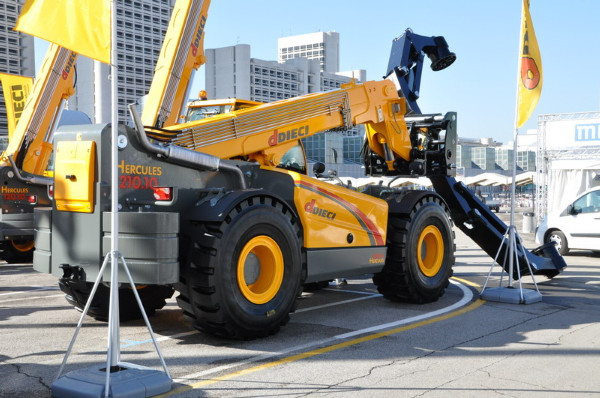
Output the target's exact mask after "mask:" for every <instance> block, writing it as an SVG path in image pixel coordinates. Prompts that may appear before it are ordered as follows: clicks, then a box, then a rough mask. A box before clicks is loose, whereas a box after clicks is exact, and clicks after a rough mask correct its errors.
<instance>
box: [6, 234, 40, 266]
mask: <svg viewBox="0 0 600 398" xmlns="http://www.w3.org/2000/svg"><path fill="white" fill-rule="evenodd" d="M33 249H34V243H33V241H32V240H7V241H4V242H2V253H1V254H0V257H1V258H2V259H3V260H4V261H6V262H7V263H9V264H15V263H30V262H31V261H32V260H33Z"/></svg>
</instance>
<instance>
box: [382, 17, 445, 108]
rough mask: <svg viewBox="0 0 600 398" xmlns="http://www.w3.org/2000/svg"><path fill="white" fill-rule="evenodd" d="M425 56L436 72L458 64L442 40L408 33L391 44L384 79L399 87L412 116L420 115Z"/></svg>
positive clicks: (436, 37) (410, 31)
mask: <svg viewBox="0 0 600 398" xmlns="http://www.w3.org/2000/svg"><path fill="white" fill-rule="evenodd" d="M425 55H427V57H428V58H429V59H430V60H431V69H432V70H433V71H434V72H437V71H440V70H442V69H445V68H447V67H449V66H450V65H452V63H453V62H454V61H455V60H456V55H455V54H454V53H453V52H450V50H449V48H448V43H446V39H444V37H442V36H431V37H430V36H421V35H418V34H416V33H413V31H412V30H410V29H406V31H405V32H404V34H403V35H402V36H400V37H398V38H396V39H395V40H394V41H393V42H392V51H391V53H390V59H389V62H388V67H387V72H386V74H385V76H384V78H386V79H391V80H392V81H394V83H395V84H396V87H399V89H400V90H399V91H400V92H399V94H400V95H401V96H403V97H404V98H406V105H407V106H408V108H409V113H416V114H420V113H421V110H420V109H419V106H418V105H417V100H418V99H419V88H420V86H421V73H422V71H423V58H424V57H425Z"/></svg>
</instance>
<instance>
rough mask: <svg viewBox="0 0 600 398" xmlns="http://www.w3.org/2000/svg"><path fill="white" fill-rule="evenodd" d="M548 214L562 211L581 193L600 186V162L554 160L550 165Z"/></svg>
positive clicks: (595, 160) (590, 160) (589, 160)
mask: <svg viewBox="0 0 600 398" xmlns="http://www.w3.org/2000/svg"><path fill="white" fill-rule="evenodd" d="M548 174H549V175H548V177H549V178H548V213H550V212H553V211H560V210H562V209H563V208H565V207H566V206H567V205H568V204H569V202H570V201H571V200H572V199H574V198H575V196H577V195H578V194H580V193H581V192H583V191H585V190H588V189H590V188H593V187H596V186H598V185H600V160H597V159H569V160H566V159H560V160H558V159H553V160H550V162H549V165H548Z"/></svg>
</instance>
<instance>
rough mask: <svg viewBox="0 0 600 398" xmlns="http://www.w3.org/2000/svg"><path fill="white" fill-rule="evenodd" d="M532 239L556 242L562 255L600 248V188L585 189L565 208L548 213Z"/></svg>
mask: <svg viewBox="0 0 600 398" xmlns="http://www.w3.org/2000/svg"><path fill="white" fill-rule="evenodd" d="M535 241H536V243H538V244H542V243H548V242H556V249H557V250H558V252H559V253H560V254H563V255H564V254H567V253H568V252H569V250H570V249H583V250H595V251H600V187H595V188H592V189H590V190H588V191H585V192H584V193H582V194H581V195H579V196H578V197H577V198H576V199H575V200H574V201H573V202H571V204H569V205H568V206H567V208H566V209H564V210H562V211H560V212H554V213H550V214H548V215H547V216H546V217H545V218H544V219H543V220H542V223H541V224H540V225H539V226H538V228H537V229H536V232H535Z"/></svg>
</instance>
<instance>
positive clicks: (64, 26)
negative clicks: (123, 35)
mask: <svg viewBox="0 0 600 398" xmlns="http://www.w3.org/2000/svg"><path fill="white" fill-rule="evenodd" d="M110 3H111V2H110V0H26V2H25V5H24V6H23V10H22V11H21V15H20V17H19V19H18V21H17V25H16V26H15V30H18V31H21V32H24V33H28V34H30V35H32V36H36V37H39V38H41V39H44V40H47V41H49V42H52V43H55V44H58V45H59V46H62V47H65V48H68V49H69V50H72V51H74V52H76V53H79V54H81V55H85V56H86V57H90V58H93V59H96V60H98V61H101V62H104V63H107V64H109V63H110V15H111V12H110Z"/></svg>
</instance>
